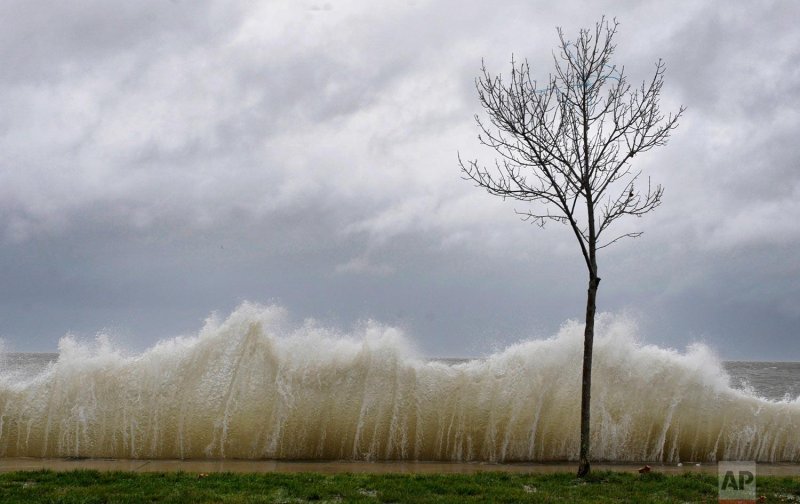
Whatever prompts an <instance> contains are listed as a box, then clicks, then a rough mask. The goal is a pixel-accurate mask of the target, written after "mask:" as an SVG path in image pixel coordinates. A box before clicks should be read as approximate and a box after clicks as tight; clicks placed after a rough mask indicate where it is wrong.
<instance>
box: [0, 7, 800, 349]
mask: <svg viewBox="0 0 800 504" xmlns="http://www.w3.org/2000/svg"><path fill="white" fill-rule="evenodd" d="M0 9H4V12H3V13H0V19H3V20H5V22H4V24H3V29H2V30H0V33H1V35H0V63H2V64H1V65H0V67H2V69H3V70H0V105H1V106H0V236H2V241H0V243H2V246H0V249H2V253H0V262H1V263H2V265H3V269H2V272H0V282H2V284H3V285H10V286H13V288H11V289H6V293H5V294H4V295H3V296H0V337H5V338H6V339H8V340H10V341H11V342H12V347H13V346H14V345H13V343H16V345H17V347H18V348H19V349H24V346H25V345H26V344H28V343H29V347H30V348H35V349H51V348H53V347H54V346H55V340H56V338H57V337H58V336H60V335H62V334H63V333H64V332H66V331H68V330H75V331H77V332H80V333H84V334H91V333H92V332H93V331H96V330H99V329H102V328H103V327H111V328H112V329H113V328H116V329H115V331H117V332H119V333H120V334H121V335H122V336H121V337H130V338H131V340H132V341H133V342H134V343H133V344H134V346H137V345H138V346H139V347H141V346H142V345H145V344H148V343H151V342H153V341H154V340H155V339H157V338H161V337H166V336H169V335H171V334H176V333H181V332H187V331H192V330H196V329H197V328H199V327H200V325H201V322H202V319H203V318H204V317H205V316H206V315H208V313H210V312H211V311H213V310H219V311H221V312H224V311H225V310H229V309H231V308H232V307H234V306H235V305H236V304H237V303H239V302H241V301H242V300H244V299H250V300H254V301H261V302H269V301H270V300H275V301H278V302H281V303H284V304H285V305H286V306H287V307H288V308H289V309H290V311H291V312H292V313H295V314H296V316H297V317H306V316H314V317H317V318H321V319H323V320H329V321H330V322H331V323H333V324H343V325H346V324H349V323H352V322H353V321H355V320H357V319H359V318H376V319H378V320H381V321H384V322H387V323H392V324H397V325H400V326H403V327H405V328H407V329H408V331H409V332H410V333H411V334H412V336H413V337H414V338H415V339H417V340H418V341H419V342H420V345H421V346H422V347H423V349H424V350H425V351H426V352H428V353H432V354H438V355H445V354H448V353H449V354H451V355H464V354H475V353H482V352H486V351H488V350H490V349H491V347H492V345H495V344H496V345H504V344H508V343H510V342H513V341H515V340H516V339H519V338H524V337H530V336H547V335H549V334H550V333H552V332H553V331H554V330H555V329H556V328H557V327H558V325H559V324H560V323H561V322H563V321H564V320H565V319H566V318H568V317H579V316H580V314H581V312H582V309H581V305H582V302H583V300H582V295H583V292H584V289H585V287H584V285H583V282H584V278H583V276H584V275H583V272H582V270H581V267H582V265H581V264H580V261H579V259H580V258H579V256H578V252H577V251H576V250H575V248H574V246H573V244H572V242H571V240H572V238H571V237H570V236H569V234H568V233H567V231H566V230H565V229H564V228H559V227H558V226H550V227H548V228H547V229H545V230H544V231H542V230H539V229H538V228H535V227H532V226H528V225H525V224H523V223H521V222H520V221H519V219H518V218H517V217H516V216H515V215H514V213H513V208H514V206H513V205H512V204H509V203H503V202H500V201H497V200H495V199H493V198H491V197H489V196H487V195H486V194H483V193H482V192H481V191H479V190H477V189H475V188H473V187H471V186H470V184H469V183H467V182H465V181H463V180H461V179H460V178H459V173H458V169H457V164H456V153H457V152H461V153H462V154H464V155H465V156H466V157H470V156H473V155H474V156H482V157H484V158H485V159H490V156H491V153H487V152H485V151H481V150H480V149H479V148H478V146H477V142H476V140H475V135H476V133H477V132H476V130H475V127H474V124H473V123H472V115H473V114H474V113H476V112H478V106H477V100H476V99H475V94H474V88H473V78H474V76H475V75H476V74H477V71H478V69H479V65H480V60H481V58H482V57H483V58H485V60H486V63H487V65H488V66H489V67H490V68H492V69H493V70H495V71H506V70H507V68H508V62H509V59H510V56H511V53H512V52H513V53H515V54H517V55H518V56H520V57H528V58H529V59H530V61H531V62H532V64H534V68H535V69H536V72H537V75H539V74H540V72H539V69H541V73H542V74H545V75H546V73H547V71H548V70H549V68H550V64H551V51H552V49H553V47H554V45H555V43H556V36H555V30H554V27H555V26H556V25H561V26H563V27H564V29H565V31H566V33H567V34H568V35H571V34H574V32H575V31H576V30H577V28H578V27H581V26H587V25H589V24H591V23H593V22H594V21H595V20H596V19H597V18H598V17H599V16H600V14H603V13H606V14H609V15H612V16H613V15H614V14H616V15H617V16H618V17H619V18H620V21H621V22H622V25H621V27H620V38H619V44H620V46H619V54H618V59H619V61H620V62H621V63H624V64H626V67H627V68H628V69H629V73H630V75H631V79H632V81H636V80H639V79H642V78H645V77H646V76H647V75H648V72H650V71H651V70H652V66H651V65H652V63H653V62H654V61H655V60H656V59H657V58H659V57H664V59H665V60H666V62H667V65H668V73H667V78H666V87H665V95H664V101H665V109H673V108H674V107H676V106H677V105H678V104H679V103H684V104H686V105H687V106H688V107H689V111H688V113H687V117H686V119H685V121H684V124H683V125H682V126H681V127H680V128H679V129H678V131H677V132H676V134H675V137H674V138H673V139H672V141H671V143H670V145H669V146H667V147H666V148H664V149H661V150H656V151H654V152H653V153H651V154H650V155H649V156H648V157H647V158H646V159H643V160H642V161H641V164H640V165H639V166H642V167H645V168H646V173H648V174H650V175H652V176H653V178H654V180H655V181H657V182H662V183H663V184H664V185H665V186H666V188H667V194H666V201H665V203H664V205H663V206H662V208H660V209H659V210H658V211H657V212H656V213H655V214H653V215H651V216H648V217H646V218H645V219H643V220H641V221H639V220H636V221H632V222H631V223H629V225H631V226H637V227H638V228H641V229H644V230H645V231H646V235H645V236H644V237H643V238H642V239H640V240H636V241H632V242H628V243H621V244H620V245H619V247H615V248H613V249H608V253H607V254H605V255H603V257H602V258H601V260H602V263H601V264H602V265H603V267H604V268H606V270H605V271H607V273H606V274H604V275H603V276H604V280H603V289H602V292H601V309H604V310H612V311H613V310H617V311H619V310H630V311H632V312H636V313H638V314H639V315H640V317H641V319H642V321H643V327H644V329H645V333H646V335H648V336H647V337H648V338H651V339H652V340H654V341H657V342H661V343H664V344H668V345H683V344H685V343H687V342H689V341H690V340H691V339H692V338H695V337H702V338H707V339H708V341H710V342H711V343H712V344H720V348H724V346H723V345H722V343H724V342H726V341H729V340H730V339H731V338H733V339H735V340H736V341H739V342H742V344H743V346H742V348H745V349H748V350H746V351H745V350H742V352H744V353H743V354H742V355H744V354H745V353H747V352H750V354H749V355H752V356H754V357H755V356H765V357H766V356H779V355H780V352H779V351H778V350H776V349H778V348H780V345H781V344H782V342H785V341H787V340H788V338H790V332H789V330H788V328H789V327H792V323H793V322H796V321H797V319H798V317H800V314H798V312H797V310H796V309H794V308H793V307H794V306H796V305H797V303H796V302H794V301H796V300H797V296H798V295H800V293H799V292H798V287H797V281H796V280H795V279H796V278H797V277H798V275H797V273H798V270H797V267H798V266H797V261H796V259H794V255H793V254H792V253H791V252H792V251H793V250H796V247H797V245H798V242H799V241H800V236H799V233H798V232H797V231H798V227H797V226H796V225H794V224H793V217H794V215H796V214H797V203H795V202H796V201H798V192H797V191H798V187H800V180H799V179H798V176H799V175H798V174H799V173H800V171H798V170H797V167H798V161H799V160H798V157H797V154H796V152H795V150H796V149H794V141H793V136H796V132H797V130H798V126H800V125H798V123H797V121H798V115H797V110H798V98H797V96H798V93H797V91H799V90H800V84H799V83H800V75H799V74H798V73H797V70H796V68H797V65H796V64H795V63H796V62H797V59H798V50H797V47H800V44H798V43H797V42H798V40H797V37H798V35H797V31H796V30H794V27H793V25H791V21H792V20H793V19H795V18H797V15H796V14H797V12H796V11H797V7H795V6H794V4H789V3H778V2H776V3H772V4H769V6H768V7H767V8H763V9H757V8H755V7H753V6H752V5H751V4H746V3H737V2H734V3H732V4H725V5H724V6H721V5H719V4H714V3H702V4H695V3H694V2H685V3H679V4H677V5H673V4H670V5H667V4H659V3H654V2H652V3H640V2H609V3H606V4H603V5H598V4H596V3H588V2H569V3H563V4H558V5H553V4H547V6H546V7H543V5H542V4H533V3H530V2H522V1H519V2H507V3H504V4H503V5H502V6H489V5H488V4H486V5H483V4H469V3H467V4H464V3H458V4H456V3H452V2H436V3H426V2H419V3H416V4H413V3H400V2H399V3H394V4H391V5H386V6H383V7H382V8H381V9H376V8H374V7H372V6H370V5H367V4H362V3H359V2H352V3H347V4H344V3H334V2H331V3H330V4H329V5H328V6H327V8H326V5H325V4H324V3H319V2H317V3H313V2H312V3H306V4H291V3H280V2H271V3H265V4H250V3H241V4H228V3H213V2H211V3H206V4H203V5H202V6H195V5H189V4H186V3H183V2H175V3H169V4H168V3H158V4H155V3H147V2H139V3H135V4H131V5H127V4H126V5H112V4H105V3H96V2H83V3H79V4H75V3H72V4H70V5H69V6H65V5H61V6H51V7H50V8H49V9H45V8H43V7H42V6H41V5H38V4H37V3H36V2H24V3H22V2H21V3H11V2H6V3H4V4H3V6H2V7H0ZM9 19H14V20H15V22H13V23H11V22H10V21H8V20H9ZM776 250H780V252H779V253H778V252H776ZM721 293H724V295H723V294H721ZM703 306H707V307H708V310H706V311H703V308H702V307H703ZM745 308H746V309H745ZM745 319H747V320H745ZM737 325H738V327H740V329H738V332H737V333H736V334H735V335H732V334H730V333H731V331H733V332H736V331H737ZM757 327H762V328H766V329H765V332H769V331H771V333H770V334H771V335H772V336H771V337H770V338H771V339H770V340H769V343H768V345H766V347H764V348H761V349H759V347H758V346H757V345H751V346H749V347H748V346H747V345H746V344H744V343H746V342H747V341H748V339H747V338H748V336H747V335H748V334H749V332H752V331H754V330H755V328H757ZM126 334H127V335H128V336H125V335H126ZM792 348H794V347H792ZM726 351H727V350H726ZM759 352H760V353H759ZM723 353H724V352H723ZM730 355H733V354H730Z"/></svg>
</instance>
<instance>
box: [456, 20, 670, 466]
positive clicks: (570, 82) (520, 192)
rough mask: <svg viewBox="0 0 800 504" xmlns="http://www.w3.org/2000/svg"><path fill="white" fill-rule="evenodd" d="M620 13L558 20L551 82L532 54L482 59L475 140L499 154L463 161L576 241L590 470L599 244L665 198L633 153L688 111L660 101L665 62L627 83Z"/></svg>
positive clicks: (471, 174) (663, 137)
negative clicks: (583, 282) (619, 55)
mask: <svg viewBox="0 0 800 504" xmlns="http://www.w3.org/2000/svg"><path fill="white" fill-rule="evenodd" d="M617 27H618V23H617V21H616V20H614V21H612V22H611V23H609V22H608V21H607V20H606V19H605V18H603V19H601V21H600V22H598V23H597V24H596V25H595V28H594V30H581V31H580V35H579V37H578V40H577V41H575V42H571V41H568V40H566V39H565V38H564V33H563V31H562V30H561V29H560V28H559V29H558V30H557V31H558V37H559V40H560V44H559V46H558V49H557V52H554V54H553V59H554V62H555V71H554V73H552V74H550V75H549V76H548V78H547V81H546V82H543V83H541V84H540V83H538V82H537V81H536V80H534V79H532V78H531V72H530V67H529V65H528V63H527V61H526V62H523V63H519V64H518V63H517V62H515V61H514V60H513V59H512V61H511V75H510V78H508V80H505V79H504V78H503V77H502V76H496V75H492V74H491V73H489V71H488V70H487V69H486V66H485V65H482V68H481V70H482V75H481V76H479V77H478V78H477V79H476V88H477V90H478V98H479V100H480V103H481V105H482V106H483V108H484V110H485V112H486V114H487V115H488V118H489V122H488V123H486V122H485V121H484V120H482V119H481V118H480V117H479V116H477V115H476V116H475V120H476V121H477V123H478V126H479V127H480V130H481V134H479V135H478V140H479V141H480V143H481V144H483V145H485V146H488V147H491V148H492V149H494V150H495V152H496V153H497V154H498V155H499V158H498V159H497V160H496V161H495V163H494V166H492V167H491V168H486V167H484V166H482V165H479V164H478V162H477V161H467V162H464V161H463V160H462V159H461V157H460V156H459V163H460V165H461V170H462V171H463V173H464V175H465V178H466V179H468V180H471V181H473V182H474V183H475V184H477V185H478V186H479V187H482V188H484V189H486V190H487V191H488V192H489V194H493V195H496V196H500V197H502V198H504V199H505V198H512V199H514V200H518V201H522V202H525V203H529V204H531V205H529V208H527V209H526V210H525V211H523V212H519V211H517V213H520V214H521V215H522V216H523V218H524V219H526V220H530V221H533V222H535V223H537V224H539V225H540V226H544V224H545V223H546V222H547V221H556V222H559V223H562V224H567V225H568V226H569V227H570V229H571V230H572V232H573V233H574V235H575V238H576V239H577V241H578V245H580V250H581V253H582V254H583V259H584V261H585V262H586V268H587V270H588V272H589V289H588V294H587V298H586V326H585V330H584V347H583V381H582V394H581V433H580V465H579V468H578V475H579V476H585V475H587V474H588V473H589V469H590V464H589V440H590V432H589V405H590V396H591V380H592V345H593V340H594V317H595V305H596V303H595V301H596V297H597V287H598V285H599V284H600V277H599V276H598V269H597V252H598V251H599V250H600V249H602V248H605V247H607V246H609V245H611V244H612V243H615V242H616V241H618V240H620V239H622V238H626V237H629V238H636V237H638V236H640V235H641V232H625V233H621V234H618V235H609V231H610V227H611V224H612V223H613V222H614V221H616V220H617V219H619V218H621V217H623V216H627V215H633V216H636V217H641V216H642V215H644V214H646V213H648V212H650V211H651V210H653V209H655V208H656V207H657V206H658V205H659V204H660V203H661V196H662V195H663V189H662V188H661V186H660V185H656V186H652V185H651V184H650V180H649V179H648V180H647V181H646V182H643V181H642V180H640V175H641V170H638V171H637V170H633V169H632V166H631V161H632V160H633V158H634V157H635V156H636V155H637V154H639V153H641V152H645V151H648V150H650V149H652V148H653V147H656V146H659V145H664V144H665V143H666V142H667V139H668V137H669V135H670V132H671V131H672V130H673V129H674V128H675V127H677V125H678V118H679V117H680V116H681V114H682V113H683V111H684V108H683V107H681V108H680V109H679V110H678V112H677V113H671V114H669V115H667V116H665V115H664V114H662V113H661V111H660V109H659V98H660V96H661V88H662V85H663V82H664V70H665V67H664V63H663V62H662V61H661V60H659V61H658V62H657V63H656V65H655V73H654V74H653V76H652V78H651V79H650V80H648V81H645V82H643V83H642V85H641V86H640V87H637V88H632V87H631V86H630V84H628V80H627V78H626V76H625V70H624V67H617V66H615V65H614V64H613V63H612V62H611V57H612V56H613V54H614V50H615V45H614V44H612V39H613V38H614V35H615V34H616V32H617Z"/></svg>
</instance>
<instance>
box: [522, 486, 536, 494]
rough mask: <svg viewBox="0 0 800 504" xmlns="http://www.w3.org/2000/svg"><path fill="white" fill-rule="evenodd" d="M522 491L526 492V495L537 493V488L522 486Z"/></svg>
mask: <svg viewBox="0 0 800 504" xmlns="http://www.w3.org/2000/svg"><path fill="white" fill-rule="evenodd" d="M522 489H523V490H525V493H536V492H537V490H536V487H535V486H532V485H522Z"/></svg>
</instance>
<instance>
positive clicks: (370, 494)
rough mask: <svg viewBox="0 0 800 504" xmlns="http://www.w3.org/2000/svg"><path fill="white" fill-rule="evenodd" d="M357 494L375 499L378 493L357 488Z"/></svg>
mask: <svg viewBox="0 0 800 504" xmlns="http://www.w3.org/2000/svg"><path fill="white" fill-rule="evenodd" d="M358 493H360V494H361V495H363V496H365V497H377V496H378V492H377V491H376V490H367V489H366V488H359V489H358Z"/></svg>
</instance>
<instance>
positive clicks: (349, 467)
mask: <svg viewBox="0 0 800 504" xmlns="http://www.w3.org/2000/svg"><path fill="white" fill-rule="evenodd" d="M645 464H646V463H645V462H641V463H619V464H614V463H601V462H598V463H594V464H592V470H594V471H614V472H625V473H635V472H637V471H638V469H639V468H641V467H642V466H643V465H645ZM647 464H649V465H650V467H651V468H652V470H653V472H660V473H664V474H684V473H701V474H716V473H717V464H716V463H710V462H709V463H702V464H695V463H686V464H684V465H682V466H678V465H675V464H669V465H667V464H663V465H662V464H658V463H647ZM576 468H577V462H558V463H512V464H492V463H486V462H424V461H417V462H413V461H411V462H410V461H378V462H364V461H343V460H331V461H287V460H237V459H225V460H198V459H192V460H179V459H91V458H88V459H83V458H81V459H72V458H32V457H31V458H29V457H9V458H0V473H8V472H15V471H41V470H51V471H56V472H64V471H75V470H97V471H103V472H110V471H126V472H137V473H144V472H159V473H160V472H170V473H172V472H187V473H225V472H230V473H319V474H341V473H354V474H475V473H480V472H506V473H529V474H552V473H569V472H573V471H575V470H576ZM757 471H758V474H759V475H760V476H800V464H792V463H776V464H758V465H757Z"/></svg>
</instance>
